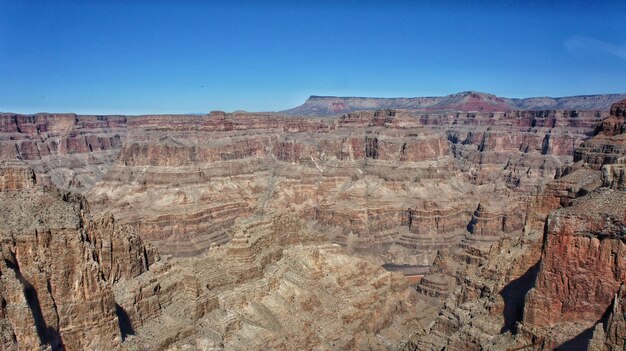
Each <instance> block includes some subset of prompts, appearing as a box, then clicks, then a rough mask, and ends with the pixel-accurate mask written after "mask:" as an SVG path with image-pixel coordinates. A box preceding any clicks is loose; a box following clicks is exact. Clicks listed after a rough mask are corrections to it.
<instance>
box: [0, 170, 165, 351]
mask: <svg viewBox="0 0 626 351" xmlns="http://www.w3.org/2000/svg"><path fill="white" fill-rule="evenodd" d="M1 172H2V174H3V175H4V176H5V177H8V175H12V176H10V177H8V178H10V179H12V180H13V181H12V182H11V184H12V185H13V186H10V187H4V188H3V189H2V191H0V223H2V226H0V255H1V256H2V260H1V261H0V281H1V284H0V301H1V302H2V303H1V306H2V312H1V313H0V329H1V331H0V335H2V339H1V340H2V344H3V346H4V349H14V348H19V349H31V350H36V349H48V348H51V349H52V350H61V349H67V350H82V349H104V348H109V347H115V346H119V345H120V342H121V338H120V328H119V319H118V316H117V313H116V308H115V306H116V304H115V300H114V296H113V293H112V291H111V284H113V283H114V282H116V281H120V280H124V279H131V278H134V277H136V276H137V275H139V274H141V273H143V272H145V271H146V270H147V269H148V267H149V265H150V264H151V263H152V262H154V260H155V259H156V258H157V257H158V256H157V255H156V254H155V252H154V251H152V250H149V249H147V248H146V247H145V246H144V245H143V244H142V241H141V239H140V238H139V237H138V236H137V234H135V232H134V231H133V229H132V228H130V227H128V226H120V225H118V224H116V223H115V221H114V220H113V219H112V218H110V217H107V218H101V219H97V218H96V219H92V218H91V216H90V215H89V214H88V212H87V208H86V204H85V202H84V199H82V198H81V197H80V196H77V195H73V194H71V193H63V192H59V191H58V190H56V189H53V188H49V189H43V188H42V187H41V186H38V185H37V184H35V183H34V181H33V179H34V177H33V172H32V170H29V169H28V168H27V167H25V166H24V165H23V164H20V165H14V164H10V163H9V164H7V163H4V164H3V165H2V171H1ZM5 184H6V183H5ZM15 185H19V186H15Z"/></svg>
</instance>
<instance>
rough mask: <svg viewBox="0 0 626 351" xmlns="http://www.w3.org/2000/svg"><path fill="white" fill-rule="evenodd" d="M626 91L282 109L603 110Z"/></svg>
mask: <svg viewBox="0 0 626 351" xmlns="http://www.w3.org/2000/svg"><path fill="white" fill-rule="evenodd" d="M625 98H626V94H607V95H586V96H568V97H557V98H551V97H531V98H523V99H511V98H502V97H498V96H495V95H492V94H486V93H480V92H475V91H465V92H461V93H457V94H451V95H447V96H436V97H414V98H366V97H338V96H311V97H309V98H308V99H307V100H306V101H305V102H304V104H302V105H300V106H298V107H295V108H292V109H289V110H285V111H282V113H286V114H289V115H294V116H336V115H341V114H344V113H349V112H354V111H363V110H382V109H404V110H415V111H462V112H471V111H475V112H502V111H509V110H535V111H538V110H604V109H608V108H609V107H610V106H611V104H613V103H614V102H617V101H620V100H622V99H625Z"/></svg>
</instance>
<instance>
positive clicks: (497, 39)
mask: <svg viewBox="0 0 626 351" xmlns="http://www.w3.org/2000/svg"><path fill="white" fill-rule="evenodd" d="M624 14H626V1H624V0H621V1H615V2H607V1H604V2H602V1H597V2H594V1H579V2H576V1H564V2H562V3H561V2H550V1H503V2H498V4H491V3H490V2H487V1H484V2H482V1H458V2H452V1H425V2H417V1H415V2H409V1H406V2H402V1H345V2H344V1H307V2H296V1H293V2H288V1H267V2H261V1H247V2H244V1H242V2H236V1H230V2H226V1H224V2H208V1H184V2H183V1H180V2H174V1H148V0H145V1H132V2H130V1H121V0H118V1H27V0H21V1H6V0H0V111H12V112H21V113H32V112H37V111H48V112H69V111H72V112H78V113H127V114H138V113H156V112H159V113H187V112H207V111H210V110H214V109H221V110H226V111H232V110H238V109H243V110H249V111H264V110H265V111H269V110H281V109H286V108H289V107H293V106H296V105H298V104H300V103H301V102H303V101H304V99H306V98H307V97H308V96H309V95H344V96H346V95H347V96H381V97H395V96H405V97H407V96H433V95H446V94H449V93H455V92H459V91H464V90H478V91H484V92H490V93H494V94H497V95H499V96H506V97H528V96H543V95H551V96H566V95H578V94H596V93H626V21H625V20H624Z"/></svg>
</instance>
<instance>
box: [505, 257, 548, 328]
mask: <svg viewBox="0 0 626 351" xmlns="http://www.w3.org/2000/svg"><path fill="white" fill-rule="evenodd" d="M537 273H539V261H537V263H535V264H534V265H533V266H532V267H530V268H529V269H528V270H527V271H526V272H525V273H524V274H522V275H521V276H520V277H519V278H517V279H515V280H513V281H511V282H510V283H509V284H507V285H506V286H505V287H504V288H503V289H502V290H500V296H502V299H504V311H503V315H504V325H503V326H502V328H501V329H500V333H506V332H509V331H510V332H512V333H515V332H516V330H515V326H516V324H517V322H519V321H521V320H522V317H523V313H524V300H525V298H526V294H527V293H528V291H529V290H530V289H532V287H533V286H535V279H536V278H537Z"/></svg>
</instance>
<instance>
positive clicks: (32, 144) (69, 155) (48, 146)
mask: <svg viewBox="0 0 626 351" xmlns="http://www.w3.org/2000/svg"><path fill="white" fill-rule="evenodd" d="M125 127H126V117H125V116H77V115H75V114H45V113H40V114H36V115H16V114H8V113H2V114H0V159H3V160H15V159H19V160H23V161H25V162H27V163H28V165H29V166H30V167H31V168H33V169H34V170H35V174H36V176H37V178H38V179H37V181H38V182H39V184H42V185H46V184H48V185H50V184H54V185H56V186H57V187H59V188H63V189H71V190H76V191H81V190H84V189H86V188H88V187H91V186H93V184H95V182H97V181H98V180H100V179H101V178H102V175H104V173H106V171H107V170H108V169H109V167H110V166H111V165H112V164H113V161H114V160H115V157H116V155H117V152H118V151H119V149H120V147H121V146H122V142H123V140H124V134H125Z"/></svg>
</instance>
